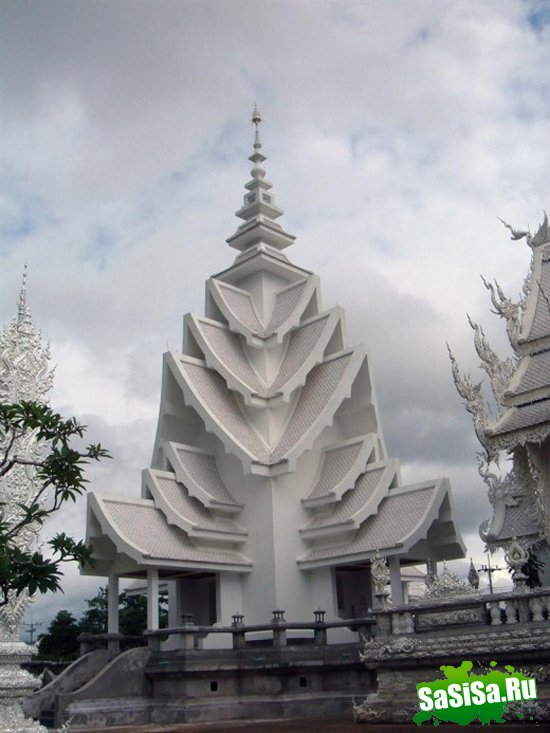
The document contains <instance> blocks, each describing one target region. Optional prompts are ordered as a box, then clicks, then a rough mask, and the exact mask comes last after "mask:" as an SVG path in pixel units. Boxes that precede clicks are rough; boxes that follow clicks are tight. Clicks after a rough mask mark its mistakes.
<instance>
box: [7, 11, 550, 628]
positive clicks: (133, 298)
mask: <svg viewBox="0 0 550 733" xmlns="http://www.w3.org/2000/svg"><path fill="white" fill-rule="evenodd" d="M0 10H1V16H2V17H1V18H0V34H1V36H0V45H1V53H2V58H1V66H2V74H1V81H0V83H1V94H2V99H1V102H2V113H1V117H2V157H3V161H2V162H3V166H2V179H1V180H2V197H3V204H2V240H1V244H0V258H1V263H0V267H1V273H2V276H1V282H2V287H1V293H0V308H1V322H2V323H3V324H7V323H8V322H9V321H10V319H11V317H12V316H13V314H14V312H15V308H16V301H17V296H18V291H19V287H20V282H21V274H22V270H23V266H24V263H25V262H27V263H28V268H29V276H28V300H29V304H30V307H31V310H32V313H33V316H34V320H35V322H36V324H37V325H38V327H39V328H40V329H41V331H42V334H43V336H44V338H45V339H47V340H49V341H50V342H51V347H52V361H53V363H55V365H56V376H55V387H54V390H53V393H52V403H53V405H54V407H55V408H56V409H57V410H59V411H61V412H62V413H64V414H66V415H73V414H74V415H76V416H77V417H78V418H79V419H80V420H81V421H82V422H84V423H86V424H88V425H89V426H90V429H89V437H90V439H93V440H101V442H102V443H104V444H105V445H106V446H107V447H108V448H109V449H110V450H111V452H112V454H113V460H112V461H109V462H105V463H104V465H103V466H102V467H100V468H98V469H97V470H94V471H92V472H90V477H91V479H92V488H93V489H95V490H98V491H101V492H117V493H124V494H128V495H134V496H137V495H138V494H139V489H140V472H141V469H142V468H144V467H145V466H146V465H148V463H149V459H150V454H151V450H152V442H153V438H154V431H155V423H156V415H157V410H158V401H159V392H160V377H161V358H162V353H163V352H164V351H165V350H166V349H167V348H172V349H175V348H179V347H180V342H181V331H182V316H183V314H184V313H185V312H187V311H194V312H199V313H200V312H202V309H203V299H204V281H205V279H206V278H207V277H208V276H209V275H210V274H212V273H213V272H216V271H219V270H222V269H224V268H225V267H227V266H229V265H230V264H231V262H232V261H233V258H234V254H235V252H234V250H231V249H230V248H229V247H228V246H227V245H226V244H225V239H226V238H227V237H228V236H230V235H231V234H232V233H233V232H234V230H235V229H236V227H237V225H238V220H237V219H235V218H234V215H233V214H234V212H235V211H236V210H237V208H239V206H240V205H241V201H242V195H243V192H244V189H243V185H244V183H245V182H246V181H247V180H248V178H249V170H250V163H249V162H248V161H247V156H248V155H249V154H250V152H251V145H252V139H253V127H252V125H251V124H250V115H251V111H252V108H253V106H254V102H257V104H258V106H259V108H260V111H261V113H262V116H263V118H264V122H263V125H262V130H261V134H262V142H263V146H264V147H263V151H264V152H265V154H266V155H267V156H268V160H267V162H266V169H267V173H268V177H269V179H270V180H271V181H272V182H273V183H274V186H275V187H274V193H275V195H276V197H277V202H278V204H279V205H280V206H281V207H282V208H283V209H284V211H285V216H284V217H283V219H282V220H281V221H282V223H283V225H284V227H285V228H286V229H287V231H289V232H291V233H293V234H295V235H296V236H297V240H296V243H295V245H294V246H293V247H292V248H291V249H290V250H287V252H288V255H289V257H290V258H291V259H292V261H294V262H295V263H296V264H298V265H300V266H302V267H305V268H307V269H311V270H313V271H315V272H316V273H318V274H319V275H320V277H321V284H322V294H323V299H324V304H325V306H326V307H331V306H333V305H335V304H336V303H338V304H340V305H341V306H343V307H344V309H345V311H346V322H347V330H348V336H349V342H350V343H356V342H358V341H363V342H366V344H367V347H368V350H369V354H370V363H371V367H372V370H373V373H374V380H375V385H376V388H377V393H378V400H379V405H380V413H381V419H382V423H383V427H384V432H385V436H386V441H387V444H388V448H389V451H390V453H391V454H392V455H394V456H396V457H398V458H400V459H401V460H402V464H403V478H404V480H405V481H416V480H424V479H429V478H433V477H436V476H441V475H444V476H448V477H449V478H450V479H451V483H452V487H453V495H454V502H455V508H456V518H457V520H458V522H459V524H460V527H461V530H462V533H463V536H464V538H465V541H466V543H467V545H468V552H469V554H472V555H473V556H474V558H475V559H476V562H478V563H479V562H482V561H483V559H484V558H483V555H482V553H483V544H482V542H481V540H480V539H479V537H478V533H477V530H478V526H479V524H480V522H481V521H482V520H483V519H484V518H486V517H488V516H490V513H491V512H490V507H489V504H488V500H487V497H486V490H485V487H484V484H483V482H482V481H481V479H480V478H479V477H478V475H477V471H476V461H475V453H476V450H478V445H477V444H476V440H475V437H474V433H473V429H472V425H471V422H470V420H469V417H468V415H467V414H466V413H465V411H464V409H463V408H462V406H461V404H460V401H459V398H458V396H457V394H456V392H455V390H454V385H453V384H452V379H451V372H450V367H449V361H448V357H447V353H446V347H445V341H446V340H447V341H449V343H450V344H451V346H452V348H453V350H454V352H455V355H456V357H457V359H458V361H459V363H460V364H461V366H462V367H463V369H464V370H465V371H470V372H472V376H474V377H476V379H477V378H479V379H481V378H482V373H481V372H478V367H477V357H476V355H475V351H474V348H473V342H472V331H471V329H470V327H469V326H468V322H467V319H466V312H468V313H469V314H470V315H471V317H472V318H473V319H474V320H476V321H478V322H480V323H481V324H482V325H483V327H484V328H485V331H486V332H487V334H488V336H489V338H490V340H491V342H492V344H493V346H494V347H495V348H496V349H497V350H498V351H499V352H500V353H502V355H503V356H504V355H506V353H507V352H506V347H507V341H506V337H505V331H504V325H503V323H501V322H500V321H499V319H498V317H497V316H494V315H491V313H490V303H489V299H488V294H487V292H486V290H485V288H484V287H483V285H482V283H481V281H480V278H479V273H482V274H483V275H485V276H486V277H488V278H492V277H496V278H497V279H498V281H499V283H500V284H501V285H502V287H503V289H504V291H505V292H506V293H507V294H508V295H511V296H513V297H517V296H518V294H519V292H520V289H521V285H522V281H523V278H524V276H525V274H526V272H527V269H528V265H529V254H530V253H529V249H528V247H527V246H526V244H525V243H524V242H519V243H518V242H512V241H510V239H509V233H508V232H507V230H505V229H504V228H503V226H502V224H501V223H500V222H499V221H498V219H497V218H496V217H497V216H500V217H502V218H504V219H506V220H507V221H509V222H511V223H512V224H514V225H515V226H517V227H522V228H524V227H526V226H527V225H530V226H531V229H533V230H534V229H536V227H537V226H538V224H539V223H540V221H541V220H542V210H543V209H544V208H546V209H549V208H550V175H549V171H550V144H549V141H550V121H549V101H550V75H549V73H548V58H549V52H550V2H547V1H546V0H539V1H537V0H532V1H530V0H524V1H522V0H499V2H494V1H491V2H487V1H484V0H464V1H461V0H393V1H392V0H361V1H359V2H355V1H352V0H343V1H338V0H334V1H328V0H271V1H269V0H263V1H262V0H201V1H200V2H198V1H197V2H195V1H189V0H124V1H121V0H110V1H109V2H102V1H101V0H80V1H78V2H76V1H74V0H70V1H66V0H4V2H3V3H2V4H1V6H0ZM59 524H60V523H59V522H58V523H57V525H56V528H59V527H58V525H59ZM62 524H63V527H64V528H66V527H67V525H69V526H70V528H71V530H72V531H73V532H74V533H75V534H77V535H79V534H80V535H83V533H84V506H83V504H78V505H77V507H75V508H71V509H70V510H69V513H68V515H65V517H64V518H63V521H62ZM52 529H53V526H52V527H51V528H50V531H51V530H52ZM67 578H68V580H67V584H66V593H65V596H64V597H63V596H61V597H60V596H57V597H55V596H51V597H48V598H47V599H41V600H39V601H38V602H37V603H36V604H35V607H34V611H33V613H34V617H35V619H42V620H44V621H47V620H49V618H50V617H51V615H53V614H54V613H55V612H56V611H57V610H59V609H60V608H67V607H70V608H72V609H73V610H74V611H75V612H76V613H79V612H80V610H82V609H83V607H84V602H83V598H85V597H90V596H92V595H94V593H95V590H96V588H97V587H98V585H99V583H100V582H101V581H99V580H98V581H96V580H93V579H92V580H90V579H85V580H84V579H81V578H79V577H78V576H77V574H76V573H75V572H73V571H72V570H71V571H69V573H68V576H67Z"/></svg>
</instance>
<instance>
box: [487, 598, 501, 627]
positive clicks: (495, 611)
mask: <svg viewBox="0 0 550 733" xmlns="http://www.w3.org/2000/svg"><path fill="white" fill-rule="evenodd" d="M489 616H490V618H491V626H500V625H501V624H502V618H501V617H500V605H499V602H498V601H489Z"/></svg>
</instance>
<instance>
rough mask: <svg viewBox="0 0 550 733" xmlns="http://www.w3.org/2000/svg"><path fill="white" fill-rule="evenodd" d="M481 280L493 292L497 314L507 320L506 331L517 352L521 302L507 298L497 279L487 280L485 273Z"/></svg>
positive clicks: (493, 301) (492, 301)
mask: <svg viewBox="0 0 550 733" xmlns="http://www.w3.org/2000/svg"><path fill="white" fill-rule="evenodd" d="M480 277H481V281H482V282H483V284H484V285H485V287H486V288H487V290H488V291H489V292H490V293H491V303H492V304H493V307H494V309H495V310H494V311H492V312H493V313H494V314H495V315H497V316H500V317H501V318H504V320H505V321H506V331H507V333H508V338H509V339H510V345H511V346H512V348H513V349H514V351H515V352H516V353H517V350H518V337H519V332H520V328H521V318H520V315H521V304H520V303H514V301H513V300H511V299H510V298H507V297H506V296H505V295H504V292H503V291H502V288H501V287H500V285H499V284H498V283H497V281H496V280H495V284H494V285H493V283H490V282H487V280H485V278H484V277H483V275H481V276H480Z"/></svg>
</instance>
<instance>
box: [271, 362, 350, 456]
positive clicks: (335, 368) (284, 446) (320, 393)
mask: <svg viewBox="0 0 550 733" xmlns="http://www.w3.org/2000/svg"><path fill="white" fill-rule="evenodd" d="M351 357H352V354H349V353H348V354H344V355H343V356H339V357H337V358H335V359H331V360H330V361H327V362H324V363H323V364H319V366H316V367H314V368H313V369H312V370H311V372H310V373H309V375H308V378H307V382H306V383H305V385H304V387H303V388H302V391H301V393H300V397H299V399H298V403H297V405H296V407H295V409H294V412H293V413H292V417H291V418H290V420H289V422H288V424H287V426H286V429H285V431H284V433H283V436H282V437H281V440H280V441H279V444H278V445H277V447H276V448H275V450H274V451H273V458H274V459H275V460H282V459H283V458H285V456H286V454H287V453H288V452H289V451H290V450H291V449H292V448H293V447H294V446H295V445H296V443H297V442H298V441H299V440H300V438H302V437H303V435H304V434H305V433H306V432H307V431H308V430H309V429H310V428H311V426H312V425H313V424H314V423H315V421H316V420H317V418H318V417H319V416H320V414H321V413H322V411H323V409H324V408H325V407H326V405H327V403H328V401H329V400H330V398H331V397H332V395H333V394H334V391H335V390H336V388H337V387H338V385H339V384H340V382H341V381H342V378H343V377H344V374H345V372H346V368H347V366H348V364H349V363H350V361H351Z"/></svg>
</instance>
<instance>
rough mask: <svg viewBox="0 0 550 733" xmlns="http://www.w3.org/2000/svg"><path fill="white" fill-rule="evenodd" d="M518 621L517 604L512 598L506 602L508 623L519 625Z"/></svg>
mask: <svg viewBox="0 0 550 733" xmlns="http://www.w3.org/2000/svg"><path fill="white" fill-rule="evenodd" d="M517 622H518V621H517V619H516V604H515V602H514V600H513V599H512V598H509V599H508V600H507V601H506V623H507V624H517Z"/></svg>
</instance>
